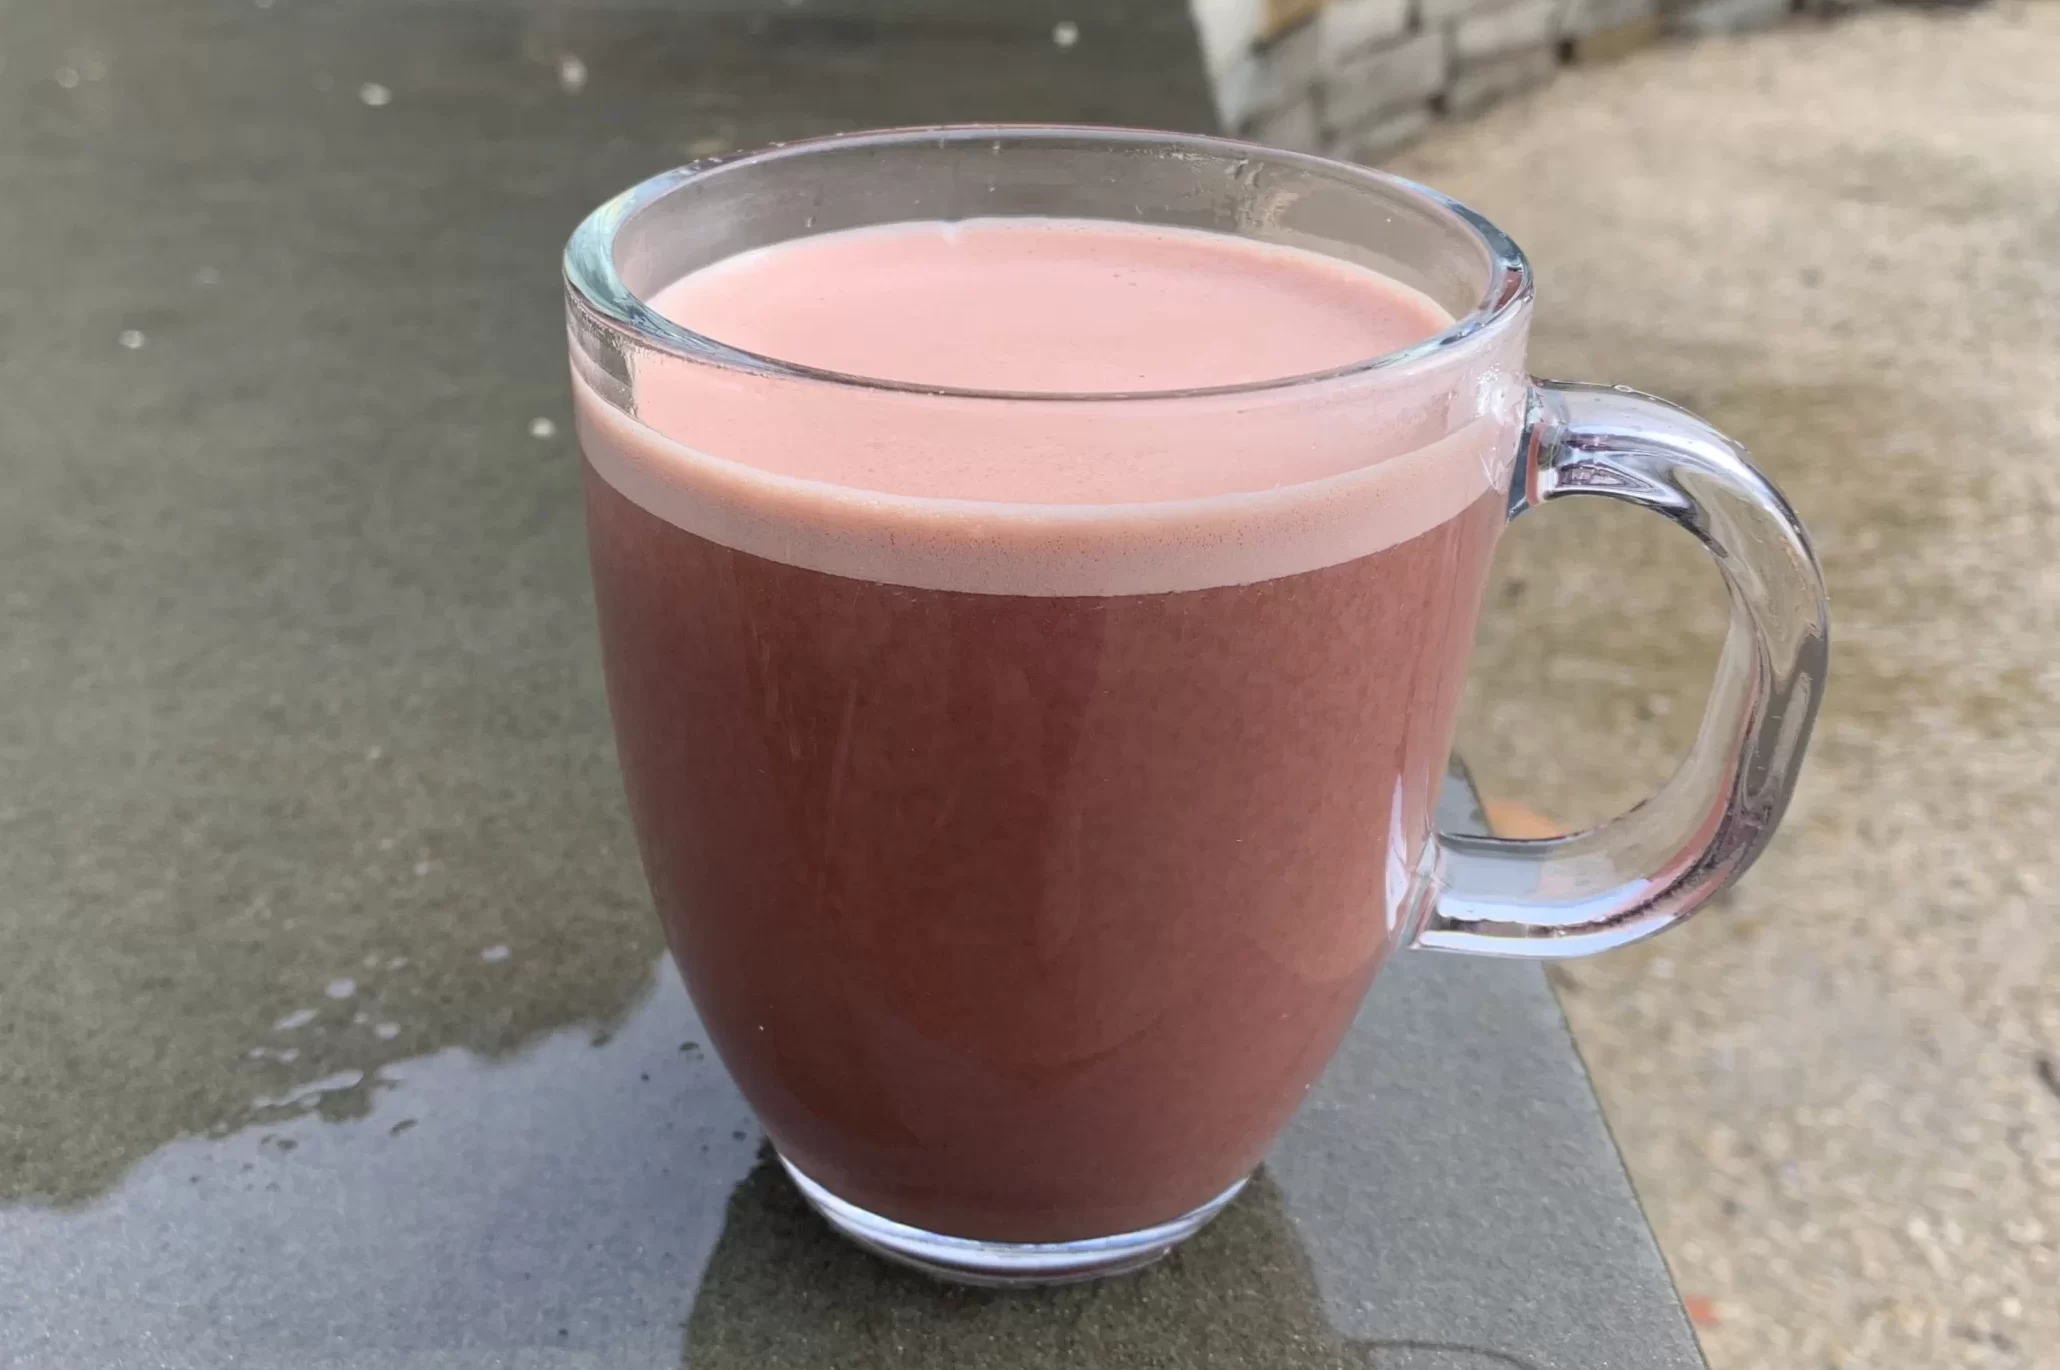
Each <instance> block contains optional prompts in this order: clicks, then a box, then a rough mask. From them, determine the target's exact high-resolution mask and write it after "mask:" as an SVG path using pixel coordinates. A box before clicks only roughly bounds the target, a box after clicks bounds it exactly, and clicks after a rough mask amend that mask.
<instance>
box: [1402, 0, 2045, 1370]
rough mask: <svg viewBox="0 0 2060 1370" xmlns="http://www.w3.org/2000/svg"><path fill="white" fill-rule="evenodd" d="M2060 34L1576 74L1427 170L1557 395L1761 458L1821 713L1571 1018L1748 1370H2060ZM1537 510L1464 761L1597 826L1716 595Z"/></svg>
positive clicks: (1813, 45)
mask: <svg viewBox="0 0 2060 1370" xmlns="http://www.w3.org/2000/svg"><path fill="white" fill-rule="evenodd" d="M2056 72H2060V4H2053V3H2050V0H2037V2H2036V3H2031V4H2004V5H2000V6H1997V7H1994V8H1989V9H1985V10H1982V11H1978V12H1975V13H1972V14H1965V15H1941V14H1938V13H1936V12H1892V13H1878V14H1870V15H1866V16H1863V17H1860V18H1856V19H1854V20H1851V21H1849V22H1845V23H1841V24H1836V25H1832V26H1828V27H1815V26H1807V25H1803V26H1795V27H1791V28H1787V29H1783V30H1780V31H1778V32H1773V33H1768V34H1764V35H1761V36H1758V37H1754V38H1751V39H1747V40H1711V41H1709V42H1705V43H1703V44H1700V45H1695V46H1684V47H1678V48H1670V49H1665V50H1661V51H1658V52H1655V53H1649V54H1641V55H1639V56H1638V57H1635V58H1633V59H1632V60H1630V61H1628V62H1626V63H1624V64H1622V65H1620V66H1615V67H1610V68H1604V69H1599V70H1594V71H1583V72H1579V73H1575V74H1572V75H1570V76H1569V77H1568V78H1566V79H1563V80H1561V81H1560V82H1558V83H1557V84H1555V85H1554V86H1553V87H1552V88H1551V89H1549V90H1547V91H1544V92H1542V93H1540V94H1539V95H1538V96H1536V97H1535V98H1532V99H1528V100H1525V101H1522V102H1519V103H1518V104H1516V105H1514V106H1512V107H1510V108H1508V109H1505V110H1501V111H1498V112H1496V113H1494V114H1493V115H1491V116H1489V117H1488V118H1486V119H1485V120H1484V121H1482V122H1480V123H1476V124H1473V125H1469V126H1462V127H1456V128H1451V129H1448V130H1445V131H1442V132H1440V133H1439V134H1437V135H1435V136H1434V137H1433V138H1431V139H1430V140H1429V141H1428V142H1427V143H1425V144H1424V145H1422V146H1421V147H1419V148H1418V149H1416V150H1414V151H1412V152H1410V153H1409V154H1406V155H1405V156H1404V157H1402V158H1401V159H1399V160H1398V162H1397V164H1396V165H1397V169H1398V170H1401V171H1403V172H1404V173H1405V174H1410V175H1414V176H1417V177H1419V178H1420V179H1424V180H1427V181H1430V182H1432V183H1434V184H1436V185H1438V186H1440V187H1442V188H1443V189H1445V190H1448V191H1450V192H1452V193H1454V194H1457V195H1459V196H1461V197H1462V198H1464V199H1466V200H1468V201H1470V202H1472V203H1473V204H1475V205H1476V206H1478V207H1480V208H1481V209H1482V210H1484V211H1486V212H1487V213H1488V214H1490V215H1491V216H1492V217H1494V218H1495V219H1496V220H1497V221H1498V222H1500V223H1501V224H1502V225H1503V226H1504V227H1505V228H1507V229H1509V230H1510V231H1511V232H1512V233H1513V234H1514V235H1515V236H1516V238H1517V239H1518V241H1519V242H1521V243H1522V244H1523V245H1524V246H1525V247H1526V248H1527V249H1528V250H1529V251H1530V253H1531V254H1532V256H1533V259H1534V260H1535V262H1536V264H1537V267H1538V274H1539V308H1538V328H1537V333H1536V337H1537V344H1536V349H1535V352H1534V363H1535V366H1536V368H1537V369H1538V370H1539V371H1540V372H1542V373H1544V374H1549V375H1568V376H1574V377H1579V378H1584V379H1596V380H1608V381H1617V382H1625V383H1629V384H1632V385H1636V386H1639V387H1641V388H1645V389H1649V390H1653V391H1656V392H1658V393H1660V394H1662V395H1667V396H1670V397H1672V398H1675V399H1677V400H1680V401H1682V402H1684V403H1686V404H1689V405H1691V406H1692V407H1695V408H1697V409H1699V410H1700V411H1702V412H1703V413H1704V414H1705V415H1707V416H1708V417H1709V418H1711V419H1712V420H1714V421H1716V422H1717V423H1719V424H1721V425H1723V426H1725V427H1727V428H1728V429H1730V430H1731V431H1732V432H1733V433H1736V434H1737V435H1739V436H1740V437H1741V438H1743V439H1744V440H1746V441H1747V442H1748V443H1749V444H1750V445H1751V446H1752V447H1753V449H1754V451H1755V453H1756V455H1757V456H1758V458H1759V459H1760V461H1761V462H1762V463H1763V464H1764V466H1765V467H1766V468H1767V470H1768V471H1770V472H1771V473H1772V474H1773V475H1774V476H1775V478H1776V479H1777V480H1779V481H1780V482H1781V483H1782V484H1783V485H1784V486H1785V487H1786V489H1787V491H1788V493H1789V494H1790V495H1791V496H1792V498H1793V499H1794V502H1795V504H1796V505H1797V507H1798V508H1799V510H1800V512H1801V513H1802V515H1803V517H1804V518H1805V520H1807V521H1808V523H1809V524H1810V526H1811V527H1812V528H1813V529H1814V530H1815V533H1816V537H1817V545H1818V548H1819V550H1820V552H1821V553H1822V555H1823V560H1824V564H1825V567H1826V570H1827V572H1828V574H1829V578H1830V583H1831V594H1832V620H1833V632H1832V642H1833V648H1832V677H1831V689H1830V692H1829V695H1828V698H1827V700H1826V702H1825V707H1824V715H1823V720H1822V722H1821V724H1820V725H1819V728H1818V740H1817V743H1816V748H1815V753H1814V758H1813V760H1812V762H1811V763H1810V765H1809V768H1808V772H1807V774H1806V776H1805V779H1804V783H1803V786H1802V790H1801V793H1800V795H1799V796H1798V798H1797V802H1796V804H1795V807H1794V808H1793V810H1791V812H1790V815H1789V818H1788V830H1787V832H1786V833H1785V835H1784V836H1783V837H1782V838H1781V839H1780V840H1779V841H1777V842H1776V844H1775V845H1774V848H1773V850H1772V852H1771V854H1770V855H1769V856H1768V857H1767V858H1766V860H1765V861H1764V862H1763V863H1762V864H1761V865H1760V866H1759V867H1758V868H1757V869H1756V870H1755V871H1753V872H1752V874H1751V875H1750V876H1748V877H1747V879H1746V881H1745V882H1744V883H1743V885H1742V886H1741V887H1740V888H1739V889H1738V890H1737V891H1736V894H1735V897H1734V898H1732V899H1731V900H1730V901H1729V906H1728V907H1725V908H1720V909H1717V910H1713V911H1711V912H1710V913H1708V914H1707V915H1706V917H1705V918H1703V919H1702V920H1701V921H1698V922H1697V923H1695V924H1693V925H1691V926H1690V927H1689V928H1687V929H1685V930H1683V931H1682V932H1680V933H1678V934H1676V935H1674V936H1672V937H1668V938H1665V939H1662V940H1661V941H1659V942H1656V943H1653V944H1650V945H1648V946H1646V947H1644V948H1640V949H1637V950H1634V951H1631V952H1627V953H1622V954H1619V955H1616V956H1613V957H1611V958H1609V959H1606V960H1602V961H1597V962H1590V963H1584V964H1579V965H1571V966H1568V967H1566V968H1565V971H1564V974H1563V975H1562V976H1560V977H1559V980H1558V984H1559V987H1560V992H1561V998H1562V1001H1563V1002H1564V1003H1565V1005H1566V1008H1567V1011H1568V1013H1569V1015H1570V1017H1571V1019H1572V1020H1573V1023H1574V1026H1575V1029H1576V1035H1577V1037H1578V1039H1579V1041H1580V1043H1581V1046H1582V1049H1583V1052H1584V1053H1585V1055H1586V1057H1587V1059H1588V1062H1589V1064H1590V1066H1591V1068H1592V1069H1593V1070H1594V1072H1595V1075H1596V1079H1597V1081H1598V1084H1599V1087H1600V1088H1601V1091H1602V1093H1603V1096H1604V1101H1605V1104H1606V1105H1607V1108H1608V1111H1609V1114H1610V1118H1611V1121H1612V1124H1613V1126H1614V1128H1615V1130H1616V1134H1617V1137H1618V1139H1619V1141H1620V1142H1621V1143H1622V1144H1623V1145H1624V1147H1625V1150H1626V1153H1627V1155H1628V1157H1629V1160H1630V1163H1631V1168H1632V1172H1633V1176H1634V1178H1635V1180H1636V1182H1637V1184H1638V1187H1639V1191H1640V1194H1641V1195H1642V1196H1643V1198H1644V1200H1645V1202H1646V1204H1647V1206H1648V1208H1649V1210H1650V1212H1651V1214H1652V1216H1653V1218H1654V1220H1655V1224H1656V1226H1657V1228H1658V1231H1659V1233H1660V1236H1661V1241H1662V1245H1663V1246H1664V1248H1665V1249H1666V1251H1667V1253H1668V1256H1669V1258H1670V1260H1671V1261H1672V1263H1673V1267H1674V1270H1675V1272H1676V1276H1677V1279H1678V1281H1679V1283H1680V1284H1681V1286H1682V1290H1683V1293H1684V1294H1685V1295H1686V1296H1687V1297H1688V1300H1689V1305H1690V1308H1691V1311H1693V1312H1695V1313H1696V1314H1698V1315H1699V1321H1701V1322H1702V1323H1703V1328H1702V1337H1703V1340H1704V1344H1705V1347H1706V1349H1707V1352H1708V1354H1709V1356H1710V1360H1711V1363H1712V1365H1713V1366H1715V1367H1716V1370H1830V1368H1831V1367H1843V1368H1847V1370H1859V1368H1861V1367H1864V1368H1865V1370H1919V1368H1920V1367H1922V1368H1924V1370H1930V1368H1931V1367H1946V1366H1955V1367H1957V1366H1966V1367H2006V1366H2007V1367H2025V1368H2027V1370H2030V1368H2033V1367H2036V1368H2037V1370H2051V1367H2055V1366H2060V1294H2056V1292H2055V1291H2056V1290H2060V954H2056V953H2060V918H2056V916H2055V904H2054V900H2055V891H2056V889H2060V844H2056V842H2055V839H2054V815H2055V799H2056V795H2060V705H2056V696H2060V656H2056V652H2055V644H2056V643H2060V558H2056V556H2055V551H2054V546H2055V535H2056V532H2060V525H2056V520H2055V509H2056V501H2060V275H2056V274H2055V272H2054V270H2053V263H2054V262H2055V261H2056V260H2060V132H2056V130H2060V77H2056V75H2055V73H2056ZM1657 523H1658V521H1657V520H1652V519H1642V518H1640V517H1639V516H1638V515H1637V514H1636V513H1635V512H1632V511H1628V510H1616V509H1609V508H1590V507H1575V508H1567V509H1565V510H1561V509H1559V508H1553V509H1550V510H1547V511H1544V512H1541V513H1538V514H1533V515H1529V516H1527V517H1526V518H1525V519H1524V520H1522V522H1520V523H1519V524H1518V526H1517V527H1516V528H1515V529H1514V530H1513V532H1512V535H1511V537H1510V539H1509V541H1508V542H1507V543H1506V544H1505V550H1504V552H1503V554H1502V567H1501V582H1500V588H1499V590H1498V591H1497V593H1496V596H1495V603H1494V606H1493V608H1492V609H1491V612H1490V614H1489V616H1488V618H1489V621H1488V623H1487V625H1486V627H1485V628H1484V630H1483V641H1482V650H1481V653H1480V656H1479V658H1478V660H1477V662H1476V666H1475V671H1474V686H1475V692H1474V698H1473V700H1472V704H1471V709H1470V715H1469V719H1468V722H1467V724H1466V729H1465V735H1464V737H1463V740H1462V747H1463V750H1464V751H1465V753H1466V755H1467V756H1468V759H1469V761H1470V762H1471V763H1472V765H1473V766H1474V768H1475V769H1476V771H1477V772H1479V773H1480V774H1481V775H1482V777H1483V781H1484V784H1488V785H1490V786H1492V787H1493V788H1494V789H1495V790H1497V791H1499V792H1501V793H1504V794H1508V795H1512V796H1515V797H1517V798H1520V799H1522V800H1524V801H1526V802H1527V803H1529V804H1530V805H1531V806H1533V807H1534V808H1539V809H1543V810H1547V811H1550V812H1553V813H1554V814H1555V815H1556V816H1558V817H1560V818H1562V819H1565V820H1568V821H1581V820H1585V819H1592V818H1595V817H1598V816H1601V815H1602V814H1605V813H1607V812H1609V811H1610V810H1612V809H1614V808H1616V807H1618V806H1621V805H1623V804H1626V803H1629V802H1631V801H1633V800H1635V799H1636V798H1638V797H1639V796H1640V795H1642V794H1643V793H1645V792H1646V791H1647V790H1648V789H1649V788H1650V787H1651V786H1652V784H1653V783H1654V782H1655V781H1656V780H1657V779H1658V778H1659V776H1661V775H1662V774H1663V773H1664V771H1665V769H1666V767H1667V766H1668V764H1669V763H1670V762H1671V760H1672V758H1673V757H1675V756H1676V755H1678V754H1680V753H1681V752H1682V751H1683V750H1685V748H1686V745H1687V741H1688V738H1689V736H1690V733H1691V731H1692V729H1693V726H1694V720H1695V715H1696V714H1697V713H1698V712H1699V710H1700V707H1701V690H1702V682H1703V680H1704V678H1705V674H1706V672H1707V670H1708V668H1709V663H1710V660H1711V657H1712V655H1713V652H1714V625H1716V624H1719V623H1721V618H1720V617H1719V615H1718V613H1717V600H1716V597H1717V593H1718V591H1717V588H1716V585H1715V577H1714V575H1713V574H1712V573H1711V572H1710V570H1709V569H1708V568H1707V567H1706V566H1704V565H1702V564H1700V562H1699V554H1697V553H1696V552H1694V551H1693V550H1692V549H1691V548H1689V547H1688V546H1686V545H1685V542H1682V543H1677V542H1676V541H1675V540H1674V539H1673V538H1672V537H1671V535H1670V534H1668V533H1667V532H1666V530H1664V529H1662V528H1660V527H1659V526H1657Z"/></svg>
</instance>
